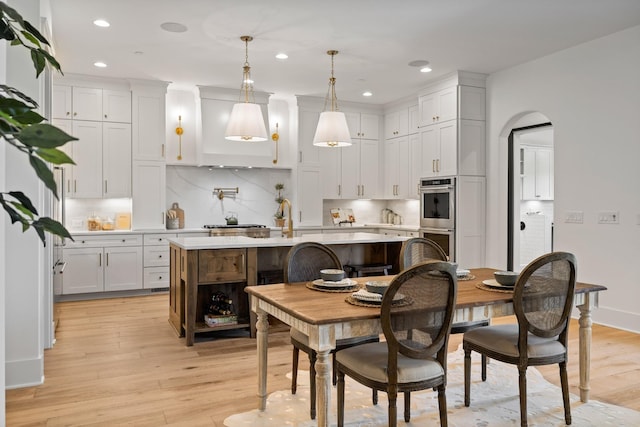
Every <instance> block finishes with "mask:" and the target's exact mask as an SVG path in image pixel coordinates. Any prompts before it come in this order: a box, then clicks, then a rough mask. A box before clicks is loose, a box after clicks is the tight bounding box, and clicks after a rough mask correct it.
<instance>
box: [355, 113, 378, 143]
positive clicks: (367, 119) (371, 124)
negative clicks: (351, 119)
mask: <svg viewBox="0 0 640 427" xmlns="http://www.w3.org/2000/svg"><path fill="white" fill-rule="evenodd" d="M360 138H363V139H369V140H376V141H377V140H378V139H379V138H380V116H378V115H376V114H366V113H362V114H360Z"/></svg>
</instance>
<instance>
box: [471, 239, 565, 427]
mask: <svg viewBox="0 0 640 427" xmlns="http://www.w3.org/2000/svg"><path fill="white" fill-rule="evenodd" d="M575 286H576V258H575V256H574V255H572V254H570V253H567V252H552V253H549V254H546V255H542V256H540V257H539V258H537V259H535V260H533V261H531V263H530V264H529V265H527V266H526V267H525V268H524V270H522V272H521V273H520V276H518V280H517V281H516V284H515V288H514V290H513V309H514V312H515V314H516V318H517V320H518V323H517V324H510V325H494V326H487V327H485V328H478V329H474V330H472V331H469V332H467V333H465V334H464V338H463V339H462V346H463V348H464V404H465V406H469V404H470V398H469V394H470V383H471V357H470V355H471V352H472V351H476V352H478V353H481V354H487V355H488V356H489V357H491V358H492V359H496V360H499V361H501V362H505V363H510V364H512V365H517V366H518V372H519V377H520V381H519V390H520V425H521V426H526V425H527V367H529V366H537V365H550V364H555V363H558V364H559V366H560V383H561V385H562V399H563V403H564V420H565V422H566V424H567V425H568V424H571V406H570V404H569V385H568V381H567V335H568V329H569V328H568V325H569V315H570V314H571V309H572V307H573V294H574V291H575Z"/></svg>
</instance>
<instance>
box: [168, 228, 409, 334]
mask: <svg viewBox="0 0 640 427" xmlns="http://www.w3.org/2000/svg"><path fill="white" fill-rule="evenodd" d="M407 239H408V237H405V236H389V235H384V234H373V233H332V234H307V235H304V236H300V237H293V238H284V237H275V238H266V239H254V238H250V237H244V236H230V237H183V238H175V239H170V285H169V307H170V308H169V323H170V324H171V325H172V326H173V327H174V329H175V330H176V333H177V334H178V335H179V336H180V337H182V336H184V337H185V339H186V345H188V346H190V345H193V343H194V340H195V336H196V334H201V333H207V332H212V331H222V330H229V329H248V330H250V333H251V336H252V337H254V336H255V324H256V322H255V320H256V319H255V314H254V313H252V312H251V311H250V307H249V299H248V295H247V294H246V293H245V289H244V288H245V287H246V286H257V285H258V275H259V274H260V273H261V272H273V271H282V268H283V265H284V260H285V258H286V256H287V253H288V252H289V249H290V248H291V247H292V246H294V245H296V244H298V243H302V242H318V243H322V244H325V245H327V246H329V247H331V249H333V250H334V251H335V252H336V254H337V255H338V257H339V258H340V261H341V262H342V264H343V265H345V264H351V265H358V264H360V265H361V264H389V265H391V266H392V269H391V271H390V272H389V273H390V274H391V273H396V272H398V271H399V265H398V257H399V254H400V249H401V247H402V243H403V242H404V241H405V240H407ZM221 294H222V295H224V296H226V297H227V298H228V299H225V301H224V303H225V304H227V303H228V304H230V305H231V307H230V311H231V312H230V313H227V314H216V315H215V316H210V317H209V325H211V326H209V325H207V323H205V315H207V314H208V312H209V306H210V304H211V302H212V298H214V297H216V296H219V295H221ZM229 301H230V303H229Z"/></svg>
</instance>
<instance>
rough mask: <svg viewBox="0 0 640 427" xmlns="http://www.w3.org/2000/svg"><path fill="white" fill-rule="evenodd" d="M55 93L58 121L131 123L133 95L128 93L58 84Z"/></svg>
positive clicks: (53, 101)
mask: <svg viewBox="0 0 640 427" xmlns="http://www.w3.org/2000/svg"><path fill="white" fill-rule="evenodd" d="M96 84H99V83H96ZM51 94H52V96H51V98H52V99H51V116H52V118H54V119H73V120H89V121H106V122H121V123H131V92H129V91H127V90H113V89H101V88H98V87H80V86H73V85H71V86H69V85H60V84H55V85H53V88H52V92H51Z"/></svg>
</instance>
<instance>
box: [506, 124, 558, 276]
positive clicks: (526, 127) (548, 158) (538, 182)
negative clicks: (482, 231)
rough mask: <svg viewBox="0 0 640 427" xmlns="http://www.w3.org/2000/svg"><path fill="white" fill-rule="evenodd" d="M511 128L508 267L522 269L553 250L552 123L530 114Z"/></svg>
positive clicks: (508, 139) (508, 186)
mask: <svg viewBox="0 0 640 427" xmlns="http://www.w3.org/2000/svg"><path fill="white" fill-rule="evenodd" d="M509 127H510V130H509V128H506V129H505V130H507V131H508V132H509V134H508V138H507V141H508V144H507V147H508V156H507V158H508V168H507V170H508V184H507V189H508V190H507V191H508V202H507V207H508V208H507V209H508V212H507V227H508V230H507V269H508V270H511V271H520V270H521V269H522V268H523V267H524V266H525V265H527V264H528V263H529V262H530V261H532V260H533V259H535V258H536V257H538V256H540V255H542V254H544V253H547V252H551V251H552V250H553V198H554V195H553V176H554V174H553V169H554V167H553V143H554V141H553V125H552V123H551V121H549V120H548V118H547V117H546V116H544V115H542V114H540V113H528V114H522V115H520V117H519V118H514V119H513V120H512V121H511V124H510V126H509Z"/></svg>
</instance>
